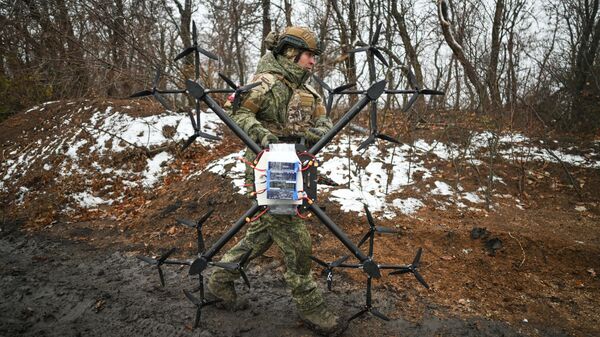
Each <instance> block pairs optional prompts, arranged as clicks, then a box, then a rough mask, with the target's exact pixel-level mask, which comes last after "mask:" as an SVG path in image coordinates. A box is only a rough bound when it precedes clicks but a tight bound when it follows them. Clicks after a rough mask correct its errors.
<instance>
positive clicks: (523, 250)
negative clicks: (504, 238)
mask: <svg viewBox="0 0 600 337" xmlns="http://www.w3.org/2000/svg"><path fill="white" fill-rule="evenodd" d="M508 236H510V237H511V238H513V239H515V241H517V243H518V244H519V247H521V252H522V253H523V260H521V263H520V264H519V266H518V267H517V268H521V266H523V264H524V263H525V249H523V246H522V245H521V242H520V241H519V240H518V239H517V238H516V237H514V236H513V235H512V234H511V233H510V232H508Z"/></svg>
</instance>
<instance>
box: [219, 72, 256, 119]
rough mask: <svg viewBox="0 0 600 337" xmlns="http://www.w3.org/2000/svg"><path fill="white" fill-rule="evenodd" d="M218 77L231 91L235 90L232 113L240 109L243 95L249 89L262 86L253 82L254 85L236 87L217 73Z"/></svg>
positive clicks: (227, 78)
mask: <svg viewBox="0 0 600 337" xmlns="http://www.w3.org/2000/svg"><path fill="white" fill-rule="evenodd" d="M219 77H221V79H223V81H225V83H227V85H228V86H229V87H231V89H233V90H235V91H234V92H233V102H232V108H233V111H237V109H238V108H239V107H240V103H241V100H242V94H243V93H246V92H248V91H250V90H251V89H253V88H255V87H257V86H259V85H261V84H262V82H254V83H250V84H247V85H244V86H238V85H236V84H235V83H234V82H233V81H232V80H231V79H230V78H229V77H227V76H225V75H224V74H222V73H219Z"/></svg>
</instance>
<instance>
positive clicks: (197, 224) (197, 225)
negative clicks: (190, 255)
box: [175, 137, 215, 254]
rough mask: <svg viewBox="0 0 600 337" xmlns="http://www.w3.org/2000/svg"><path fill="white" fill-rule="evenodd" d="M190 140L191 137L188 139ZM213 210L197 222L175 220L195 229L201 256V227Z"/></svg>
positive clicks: (203, 247) (202, 238)
mask: <svg viewBox="0 0 600 337" xmlns="http://www.w3.org/2000/svg"><path fill="white" fill-rule="evenodd" d="M190 138H191V137H190ZM214 211H215V210H214V208H211V209H209V210H208V212H206V214H204V215H203V216H202V217H201V218H200V219H198V221H196V222H194V221H191V220H187V219H175V220H176V221H177V222H178V223H180V224H182V225H185V226H188V227H190V228H196V239H197V247H198V254H202V252H204V249H205V246H204V237H203V236H202V225H203V224H204V223H205V222H206V220H208V218H210V216H211V214H212V213H213V212H214Z"/></svg>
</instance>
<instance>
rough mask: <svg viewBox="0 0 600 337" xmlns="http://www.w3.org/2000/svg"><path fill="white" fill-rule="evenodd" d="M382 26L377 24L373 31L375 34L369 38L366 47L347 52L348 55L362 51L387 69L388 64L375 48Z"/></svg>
mask: <svg viewBox="0 0 600 337" xmlns="http://www.w3.org/2000/svg"><path fill="white" fill-rule="evenodd" d="M382 25H383V24H381V23H379V24H378V25H377V28H376V29H375V33H374V34H373V36H372V37H371V41H369V44H368V45H366V46H362V47H358V48H355V49H352V50H350V51H348V53H360V52H363V51H364V52H367V53H370V54H371V55H373V56H374V57H376V58H377V59H378V60H379V61H380V62H381V63H383V65H385V66H386V67H389V64H388V63H387V61H386V60H385V58H384V57H383V54H381V51H379V49H378V48H377V43H378V42H379V34H380V33H381V26H382Z"/></svg>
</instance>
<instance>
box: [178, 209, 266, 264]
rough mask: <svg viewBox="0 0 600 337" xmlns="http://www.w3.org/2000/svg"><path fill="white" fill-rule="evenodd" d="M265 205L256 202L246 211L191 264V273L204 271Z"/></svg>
mask: <svg viewBox="0 0 600 337" xmlns="http://www.w3.org/2000/svg"><path fill="white" fill-rule="evenodd" d="M262 207H263V206H259V205H258V204H257V203H254V204H253V205H252V207H250V209H248V210H247V211H246V213H244V215H242V216H241V217H240V218H239V219H238V220H237V221H236V222H235V223H234V224H233V226H231V228H230V229H229V230H228V231H227V232H226V233H225V234H223V235H222V236H221V237H220V238H219V240H217V242H215V243H214V244H213V245H212V247H210V249H209V250H207V251H206V252H204V254H202V256H200V257H199V258H197V259H196V260H195V261H194V262H193V263H192V265H191V266H190V272H189V273H190V275H196V274H200V273H202V271H203V270H204V269H206V267H208V264H209V262H210V261H211V260H212V258H213V257H214V256H215V255H216V254H217V253H218V252H219V251H220V250H221V248H223V246H225V244H227V242H229V241H230V240H231V239H232V238H233V237H234V236H235V235H236V234H237V233H238V232H239V231H240V230H241V229H242V228H243V227H244V226H245V225H246V224H247V223H248V222H249V220H250V219H251V218H252V216H253V215H254V214H256V212H258V211H259V209H261V208H262Z"/></svg>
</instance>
